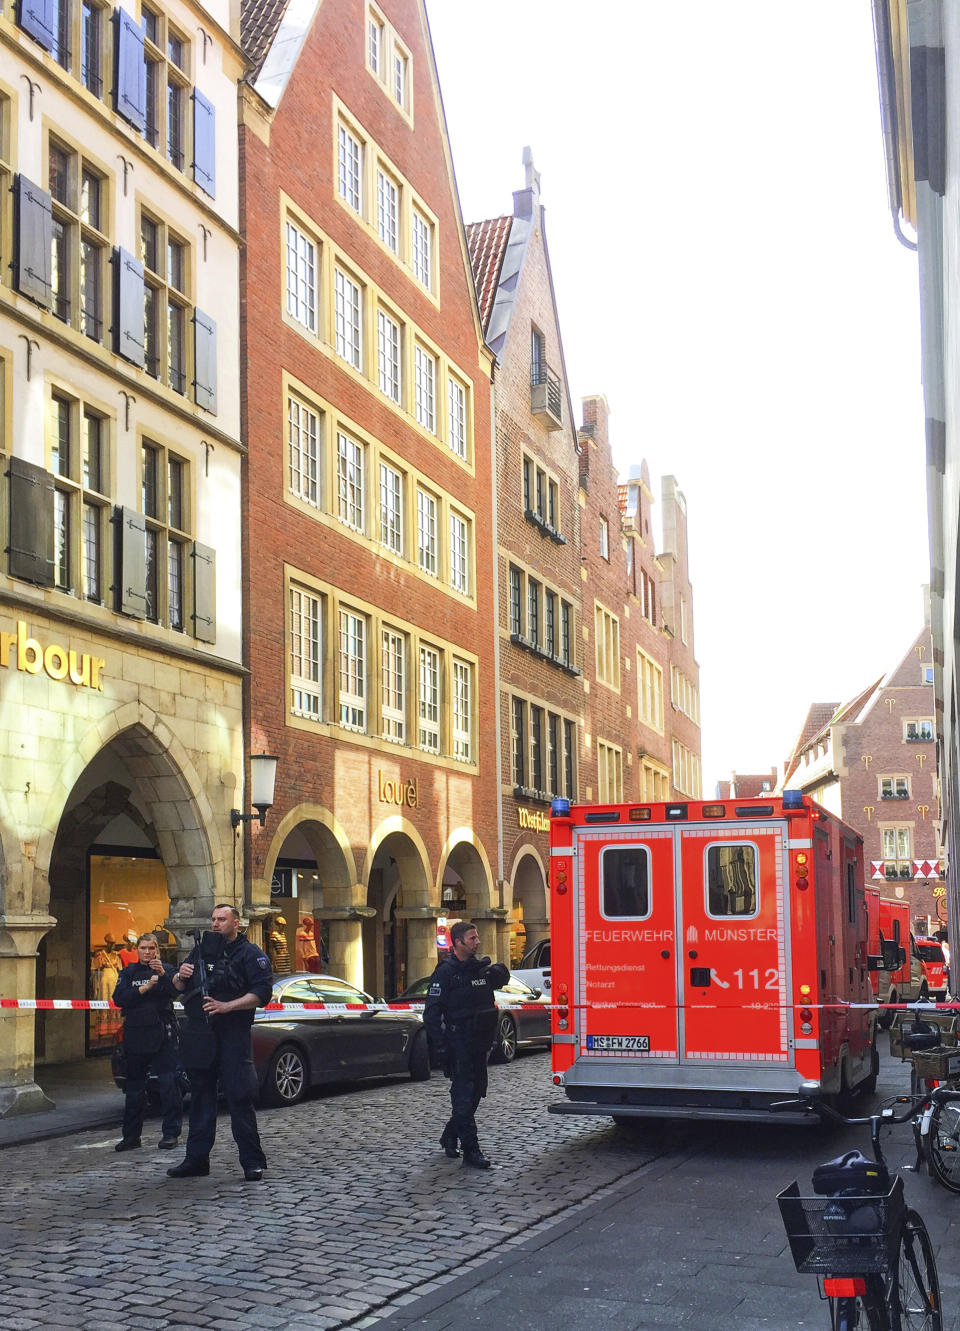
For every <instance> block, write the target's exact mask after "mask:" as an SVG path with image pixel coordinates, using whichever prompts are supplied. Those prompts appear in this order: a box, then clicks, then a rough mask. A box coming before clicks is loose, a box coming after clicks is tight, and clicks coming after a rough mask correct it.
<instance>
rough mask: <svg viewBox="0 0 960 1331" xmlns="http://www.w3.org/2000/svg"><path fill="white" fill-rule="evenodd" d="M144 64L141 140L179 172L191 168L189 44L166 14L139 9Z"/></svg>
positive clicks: (143, 5)
mask: <svg viewBox="0 0 960 1331" xmlns="http://www.w3.org/2000/svg"><path fill="white" fill-rule="evenodd" d="M140 27H141V29H142V31H143V54H144V59H145V61H146V67H147V68H146V94H147V95H146V108H145V117H144V119H145V124H144V130H143V136H144V138H145V139H146V140H147V142H148V143H149V144H151V145H152V146H153V147H154V148H159V149H160V150H161V151H162V152H163V154H164V155H165V157H166V158H167V160H168V161H169V162H171V163H172V164H173V166H175V167H176V168H177V170H178V171H186V169H187V167H188V166H190V165H191V163H192V158H193V153H192V152H191V146H192V145H191V144H190V142H189V129H188V127H189V117H188V116H187V105H188V98H189V93H190V81H189V72H190V43H189V42H188V41H187V39H186V38H185V37H183V36H181V35H180V33H178V32H177V31H176V29H175V28H174V26H173V24H172V23H171V22H170V21H169V19H168V18H167V17H166V15H165V14H163V13H161V11H160V10H159V9H156V10H155V9H152V8H150V7H149V6H148V5H146V4H142V5H141V8H140Z"/></svg>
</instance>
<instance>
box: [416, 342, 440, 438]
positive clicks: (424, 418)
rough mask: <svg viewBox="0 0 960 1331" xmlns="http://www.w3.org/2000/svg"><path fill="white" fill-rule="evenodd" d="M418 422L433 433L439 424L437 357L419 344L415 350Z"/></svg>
mask: <svg viewBox="0 0 960 1331" xmlns="http://www.w3.org/2000/svg"><path fill="white" fill-rule="evenodd" d="M413 363H414V380H415V388H416V417H417V423H418V424H419V425H422V426H423V428H424V429H425V430H429V432H430V433H431V434H434V433H435V432H436V425H437V358H436V356H434V354H433V353H432V352H430V351H427V349H426V348H425V347H421V346H420V345H417V346H416V347H415V348H414V352H413Z"/></svg>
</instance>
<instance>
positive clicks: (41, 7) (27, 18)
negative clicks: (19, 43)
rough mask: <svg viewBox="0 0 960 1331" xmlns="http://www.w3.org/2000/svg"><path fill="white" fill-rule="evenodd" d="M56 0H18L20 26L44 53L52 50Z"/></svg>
mask: <svg viewBox="0 0 960 1331" xmlns="http://www.w3.org/2000/svg"><path fill="white" fill-rule="evenodd" d="M55 3H56V0H20V3H19V5H18V6H17V8H18V10H19V19H20V26H21V28H22V29H23V30H24V32H27V33H29V34H30V36H31V37H32V38H33V39H34V41H37V42H39V43H40V45H41V46H42V47H43V48H44V50H46V51H52V50H53V44H54V43H53V20H54V8H53V7H54V4H55Z"/></svg>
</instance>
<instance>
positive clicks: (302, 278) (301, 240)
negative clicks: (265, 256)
mask: <svg viewBox="0 0 960 1331" xmlns="http://www.w3.org/2000/svg"><path fill="white" fill-rule="evenodd" d="M285 235H286V260H287V261H286V277H287V313H288V314H289V315H290V317H291V318H292V319H296V321H297V323H299V324H302V325H303V326H304V328H306V329H309V331H310V332H311V333H315V332H316V331H317V249H318V247H317V243H316V241H314V240H312V239H311V238H310V236H308V235H307V233H306V232H305V231H304V230H302V229H301V228H300V227H299V226H297V224H296V223H295V222H291V221H290V219H289V217H288V218H287V219H286V232H285Z"/></svg>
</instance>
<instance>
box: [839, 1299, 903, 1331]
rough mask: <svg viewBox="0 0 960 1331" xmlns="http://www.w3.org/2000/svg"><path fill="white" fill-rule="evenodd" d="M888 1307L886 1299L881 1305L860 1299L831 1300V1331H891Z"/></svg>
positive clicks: (882, 1300) (870, 1300)
mask: <svg viewBox="0 0 960 1331" xmlns="http://www.w3.org/2000/svg"><path fill="white" fill-rule="evenodd" d="M881 1295H882V1291H881ZM886 1307H887V1305H886V1298H884V1297H881V1301H880V1302H879V1303H876V1302H875V1301H874V1300H872V1299H870V1298H860V1297H854V1298H845V1299H831V1300H830V1331H890V1321H889V1318H888V1317H887V1311H886Z"/></svg>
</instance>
